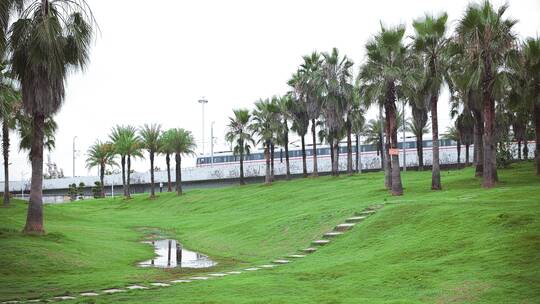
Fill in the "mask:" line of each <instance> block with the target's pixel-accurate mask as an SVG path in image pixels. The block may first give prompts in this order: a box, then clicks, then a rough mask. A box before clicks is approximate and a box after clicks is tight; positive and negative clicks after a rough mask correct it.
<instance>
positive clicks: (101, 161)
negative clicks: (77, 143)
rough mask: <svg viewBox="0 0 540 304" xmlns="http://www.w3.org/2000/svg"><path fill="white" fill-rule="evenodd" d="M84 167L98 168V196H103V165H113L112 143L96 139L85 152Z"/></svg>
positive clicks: (114, 163)
mask: <svg viewBox="0 0 540 304" xmlns="http://www.w3.org/2000/svg"><path fill="white" fill-rule="evenodd" d="M87 155H88V158H87V159H86V167H87V168H88V169H91V168H95V167H97V168H98V169H99V182H100V183H101V193H100V197H105V167H106V166H115V165H116V162H115V161H114V146H113V144H112V143H104V142H101V141H99V140H96V142H94V144H93V145H92V146H90V148H88V152H87Z"/></svg>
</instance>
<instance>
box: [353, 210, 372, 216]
mask: <svg viewBox="0 0 540 304" xmlns="http://www.w3.org/2000/svg"><path fill="white" fill-rule="evenodd" d="M375 212H377V210H364V211H360V212H356V215H372V214H373V213H375Z"/></svg>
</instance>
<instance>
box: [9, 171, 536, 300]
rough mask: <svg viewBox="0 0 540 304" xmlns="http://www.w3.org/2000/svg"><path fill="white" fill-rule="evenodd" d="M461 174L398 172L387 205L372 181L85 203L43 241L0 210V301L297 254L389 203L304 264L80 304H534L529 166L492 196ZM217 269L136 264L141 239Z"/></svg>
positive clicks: (54, 222) (146, 255) (52, 216)
mask: <svg viewBox="0 0 540 304" xmlns="http://www.w3.org/2000/svg"><path fill="white" fill-rule="evenodd" d="M473 175H474V173H473V170H472V169H464V170H460V171H444V172H442V182H443V187H444V190H442V191H438V192H434V191H431V190H430V189H429V188H430V185H431V182H430V178H431V172H406V173H404V174H403V175H402V176H403V183H404V187H405V189H404V191H405V195H404V196H402V197H391V196H390V195H389V194H388V192H387V191H386V190H384V189H383V187H382V186H383V175H382V173H368V174H362V175H355V176H352V177H348V176H345V175H343V176H342V177H339V178H333V177H320V178H317V179H311V178H309V179H298V180H294V181H290V182H285V181H283V182H276V183H275V184H274V185H272V186H270V187H269V186H264V185H249V186H244V187H239V186H234V187H228V188H221V189H209V190H192V191H189V192H188V193H187V194H186V195H185V196H183V197H180V198H178V197H176V196H174V195H173V194H169V193H167V194H161V195H160V197H159V199H157V200H153V201H152V200H149V199H147V197H146V196H136V197H135V198H134V199H132V200H129V201H124V200H122V199H119V198H117V199H114V200H111V199H103V200H87V201H83V202H77V203H70V204H64V205H48V206H46V207H45V228H46V230H47V235H46V236H25V235H22V234H21V233H20V230H21V229H22V227H23V226H24V221H25V216H26V204H25V203H23V202H15V203H14V205H13V206H12V207H10V208H0V300H9V299H15V298H22V299H28V298H33V297H43V296H46V297H48V296H55V295H60V294H66V293H72V294H77V293H78V292H82V291H90V290H98V289H102V288H108V287H125V286H126V285H127V284H130V283H141V282H153V281H158V280H167V279H177V278H180V277H182V276H189V275H193V274H194V273H196V274H204V273H209V272H217V271H230V270H237V269H240V268H242V267H247V266H251V265H258V264H259V263H268V262H270V261H271V260H272V259H276V258H279V257H282V256H283V255H285V254H289V253H295V252H296V251H297V250H298V249H302V248H305V247H307V246H308V245H309V242H310V241H311V240H313V239H316V238H320V236H321V235H322V234H323V233H324V232H326V231H329V230H331V229H332V228H333V226H334V225H335V224H338V223H341V222H343V221H344V219H346V218H347V217H350V216H351V215H353V214H354V212H356V211H360V210H362V209H363V208H365V207H367V206H371V205H375V204H381V203H387V204H386V205H385V207H384V208H382V209H381V210H380V211H379V212H378V213H377V214H375V215H374V216H372V217H370V218H368V219H367V220H366V221H364V222H362V223H361V224H359V225H357V226H356V227H355V228H354V229H353V230H352V231H351V232H349V233H347V234H346V235H344V236H341V237H339V238H337V239H335V241H334V242H333V243H331V244H329V245H327V246H325V247H323V248H322V249H320V250H319V251H317V252H316V253H314V254H311V255H309V256H308V257H306V258H305V259H302V260H299V261H295V262H294V263H292V264H290V265H286V266H282V267H278V268H276V269H271V270H261V271H257V272H253V273H243V274H241V275H237V276H228V277H225V278H220V279H212V280H209V281H204V282H194V283H189V284H178V285H175V286H173V287H168V288H163V289H155V290H150V291H133V292H129V293H125V294H118V295H108V296H100V297H97V298H91V299H90V298H89V299H84V300H82V299H78V300H77V301H80V302H85V303H93V302H96V303H112V302H115V303H116V302H129V303H309V302H317V303H540V288H539V286H540V220H539V219H538V216H539V215H540V192H539V190H540V178H539V177H537V176H535V175H534V172H533V165H532V164H531V163H525V164H514V165H513V168H512V169H507V170H501V171H500V172H499V176H500V179H501V183H500V184H499V185H498V187H497V188H495V189H490V190H486V189H482V188H480V180H478V179H475V178H474V177H473ZM156 232H157V233H160V234H161V235H163V236H170V237H172V238H175V239H178V240H180V241H181V242H182V243H183V244H184V245H185V247H187V248H189V249H192V250H196V251H199V252H202V253H205V254H207V255H209V256H210V257H211V258H212V259H214V260H216V261H218V263H219V264H218V266H216V267H214V268H211V269H207V270H198V271H186V270H160V269H149V268H140V267H136V264H137V262H140V261H142V260H147V259H150V258H151V257H152V255H153V250H152V248H151V247H150V246H148V245H145V244H141V243H140V242H139V241H140V240H142V239H144V238H145V237H147V236H149V235H151V234H152V233H156Z"/></svg>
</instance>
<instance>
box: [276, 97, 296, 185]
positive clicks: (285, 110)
mask: <svg viewBox="0 0 540 304" xmlns="http://www.w3.org/2000/svg"><path fill="white" fill-rule="evenodd" d="M277 106H278V110H279V124H278V125H277V134H278V136H277V138H276V139H277V144H278V145H280V146H282V147H283V148H284V149H285V169H286V170H285V176H286V178H287V180H289V179H291V167H290V162H289V120H292V119H293V115H292V111H291V109H292V108H293V107H294V101H293V97H292V94H291V93H288V94H285V95H283V96H281V97H279V98H278V99H277Z"/></svg>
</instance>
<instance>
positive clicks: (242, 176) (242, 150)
mask: <svg viewBox="0 0 540 304" xmlns="http://www.w3.org/2000/svg"><path fill="white" fill-rule="evenodd" d="M240 144H241V145H240V185H245V184H246V182H245V181H244V142H241V143H240Z"/></svg>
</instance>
